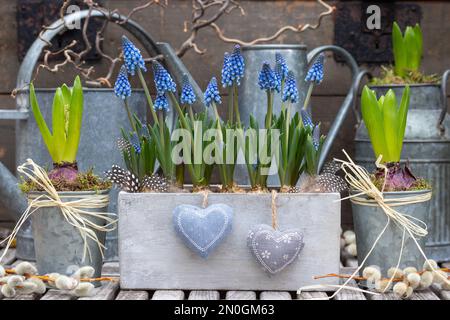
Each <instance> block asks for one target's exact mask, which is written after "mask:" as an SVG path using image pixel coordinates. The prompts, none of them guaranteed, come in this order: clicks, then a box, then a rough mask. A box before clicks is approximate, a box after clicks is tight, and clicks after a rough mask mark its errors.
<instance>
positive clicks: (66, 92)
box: [61, 84, 72, 137]
mask: <svg viewBox="0 0 450 320" xmlns="http://www.w3.org/2000/svg"><path fill="white" fill-rule="evenodd" d="M61 91H62V97H63V104H64V129H65V132H66V137H67V134H68V131H69V112H70V100H71V99H72V91H71V90H70V89H69V87H68V86H67V85H66V84H63V85H62V87H61Z"/></svg>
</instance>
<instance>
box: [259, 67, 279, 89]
mask: <svg viewBox="0 0 450 320" xmlns="http://www.w3.org/2000/svg"><path fill="white" fill-rule="evenodd" d="M280 83H281V81H280V79H278V77H277V76H276V74H275V72H274V71H273V70H272V68H271V67H270V64H269V63H268V62H264V63H263V65H262V68H261V71H260V72H259V76H258V84H259V88H260V89H261V90H269V91H272V90H276V89H277V88H279V87H280Z"/></svg>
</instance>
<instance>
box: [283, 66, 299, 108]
mask: <svg viewBox="0 0 450 320" xmlns="http://www.w3.org/2000/svg"><path fill="white" fill-rule="evenodd" d="M282 100H283V102H286V101H289V102H291V103H297V102H298V89H297V81H296V80H295V75H294V73H293V72H292V71H289V72H288V75H287V77H286V84H285V86H284V89H283V97H282Z"/></svg>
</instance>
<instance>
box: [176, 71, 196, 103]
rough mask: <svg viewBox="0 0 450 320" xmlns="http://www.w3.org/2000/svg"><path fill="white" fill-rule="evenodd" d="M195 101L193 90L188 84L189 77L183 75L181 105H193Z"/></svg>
mask: <svg viewBox="0 0 450 320" xmlns="http://www.w3.org/2000/svg"><path fill="white" fill-rule="evenodd" d="M196 100H197V97H196V96H195V93H194V89H193V88H192V85H191V83H190V82H189V77H188V76H187V74H184V75H183V84H182V88H181V97H180V102H181V103H182V104H187V105H193V104H194V103H195V101H196Z"/></svg>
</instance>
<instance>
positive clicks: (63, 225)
mask: <svg viewBox="0 0 450 320" xmlns="http://www.w3.org/2000/svg"><path fill="white" fill-rule="evenodd" d="M108 192H109V190H105V191H101V192H99V193H97V192H95V191H82V192H59V193H58V194H59V195H60V196H61V200H62V201H63V202H68V201H76V200H80V199H83V197H85V196H90V195H93V194H101V195H104V194H108ZM42 194H44V193H43V192H32V193H29V194H28V198H29V199H30V198H36V197H38V196H39V195H42ZM64 196H70V198H64ZM107 209H108V207H105V208H95V209H84V210H86V211H90V212H108V211H107ZM87 218H88V219H89V220H91V221H92V222H94V223H96V224H98V225H104V224H105V222H104V220H103V219H99V218H95V217H87ZM95 233H96V234H97V237H98V239H99V241H100V242H101V243H102V244H105V235H106V233H105V232H101V231H95ZM33 237H34V243H35V253H36V266H37V269H38V271H39V274H47V273H51V272H57V273H60V274H64V275H71V274H73V272H74V271H75V270H76V269H78V268H79V267H82V266H92V267H93V268H95V275H94V277H100V275H101V270H102V265H103V258H102V254H101V252H100V249H99V248H98V245H97V244H96V243H94V241H92V240H90V239H88V240H87V241H88V246H89V248H90V251H91V256H89V254H86V258H85V260H84V261H82V259H83V248H84V241H83V238H82V237H81V235H80V233H79V231H78V230H77V229H76V228H75V227H74V226H72V225H71V224H69V223H68V222H67V221H66V220H65V218H64V216H63V215H62V213H61V209H60V208H59V207H48V208H39V209H37V210H36V212H35V213H34V214H33Z"/></svg>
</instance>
